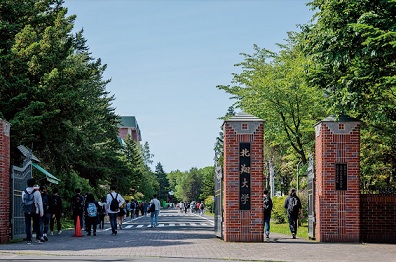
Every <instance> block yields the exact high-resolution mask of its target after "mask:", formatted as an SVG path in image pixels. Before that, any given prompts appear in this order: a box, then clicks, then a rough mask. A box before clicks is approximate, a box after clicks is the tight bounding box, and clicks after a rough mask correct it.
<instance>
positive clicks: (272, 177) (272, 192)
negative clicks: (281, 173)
mask: <svg viewBox="0 0 396 262" xmlns="http://www.w3.org/2000/svg"><path fill="white" fill-rule="evenodd" d="M269 170H270V184H271V198H273V197H274V192H275V183H274V165H273V164H272V160H270V161H269Z"/></svg>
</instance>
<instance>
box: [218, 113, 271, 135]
mask: <svg viewBox="0 0 396 262" xmlns="http://www.w3.org/2000/svg"><path fill="white" fill-rule="evenodd" d="M247 122H250V123H251V124H249V125H247V124H244V125H246V127H243V126H240V124H239V123H247ZM264 122H265V121H264V120H263V119H261V118H258V117H255V116H253V115H249V114H246V113H244V112H240V113H238V114H236V115H235V116H233V117H231V118H229V119H227V120H225V121H224V123H223V125H222V127H224V125H225V124H226V123H229V124H230V125H231V126H232V128H233V129H234V130H235V131H236V133H239V134H252V133H254V132H255V131H256V129H257V128H258V127H259V125H260V124H261V123H264Z"/></svg>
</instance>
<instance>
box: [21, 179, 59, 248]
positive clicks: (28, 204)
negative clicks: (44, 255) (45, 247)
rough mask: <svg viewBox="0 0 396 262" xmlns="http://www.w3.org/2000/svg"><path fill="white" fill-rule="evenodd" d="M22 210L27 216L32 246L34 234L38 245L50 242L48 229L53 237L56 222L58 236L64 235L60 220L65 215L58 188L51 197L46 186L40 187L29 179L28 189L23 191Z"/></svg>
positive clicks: (27, 233) (28, 238) (28, 239)
mask: <svg viewBox="0 0 396 262" xmlns="http://www.w3.org/2000/svg"><path fill="white" fill-rule="evenodd" d="M22 208H23V212H24V216H25V230H26V241H27V244H29V245H30V244H32V237H33V232H34V233H35V235H36V241H37V243H40V244H41V243H44V242H46V241H48V228H49V229H50V230H51V235H53V234H54V233H53V231H54V225H55V220H56V224H57V229H58V234H61V233H62V230H61V229H62V225H61V220H60V219H61V216H62V213H63V211H62V200H61V198H60V197H59V195H58V190H57V189H56V188H54V189H53V190H52V195H49V194H48V192H47V187H46V186H41V187H39V186H37V185H36V180H35V179H34V178H30V179H28V180H27V188H26V189H25V190H24V191H22ZM32 223H33V230H32Z"/></svg>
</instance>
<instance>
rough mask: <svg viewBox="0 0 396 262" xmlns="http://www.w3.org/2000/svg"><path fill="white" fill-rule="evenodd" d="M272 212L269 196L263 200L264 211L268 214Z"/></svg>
mask: <svg viewBox="0 0 396 262" xmlns="http://www.w3.org/2000/svg"><path fill="white" fill-rule="evenodd" d="M271 210H272V200H271V198H270V197H269V196H266V197H265V198H264V211H267V212H270V211H271Z"/></svg>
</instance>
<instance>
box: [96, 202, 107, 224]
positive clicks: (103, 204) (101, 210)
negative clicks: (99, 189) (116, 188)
mask: <svg viewBox="0 0 396 262" xmlns="http://www.w3.org/2000/svg"><path fill="white" fill-rule="evenodd" d="M98 204H99V211H98V213H99V229H104V218H105V216H106V201H105V199H104V197H102V198H101V199H100V202H98Z"/></svg>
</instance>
